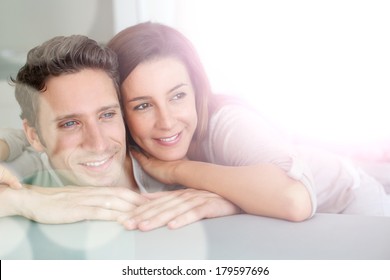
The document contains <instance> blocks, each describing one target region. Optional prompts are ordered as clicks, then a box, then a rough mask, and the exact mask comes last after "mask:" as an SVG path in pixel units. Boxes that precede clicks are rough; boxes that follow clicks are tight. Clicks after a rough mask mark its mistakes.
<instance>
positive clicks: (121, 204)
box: [0, 185, 148, 224]
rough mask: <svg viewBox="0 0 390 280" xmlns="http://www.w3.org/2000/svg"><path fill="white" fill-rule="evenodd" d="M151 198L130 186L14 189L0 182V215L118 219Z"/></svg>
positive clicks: (63, 219)
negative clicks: (143, 195)
mask: <svg viewBox="0 0 390 280" xmlns="http://www.w3.org/2000/svg"><path fill="white" fill-rule="evenodd" d="M146 201H148V199H146V198H144V197H142V196H141V195H140V194H138V193H136V192H133V191H131V190H129V189H127V188H115V187H80V186H67V187H60V188H44V187H38V186H26V185H25V186H24V187H23V188H22V189H18V190H15V189H12V188H9V187H8V186H5V185H0V217H6V216H15V215H19V216H23V217H25V218H28V219H31V220H34V221H36V222H39V223H46V224H62V223H73V222H78V221H83V220H111V221H116V220H117V219H118V217H119V216H120V215H123V214H124V213H128V212H129V211H132V210H134V209H135V208H136V207H138V206H140V205H141V204H143V203H145V202H146Z"/></svg>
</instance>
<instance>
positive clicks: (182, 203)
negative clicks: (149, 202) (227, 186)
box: [124, 197, 207, 231]
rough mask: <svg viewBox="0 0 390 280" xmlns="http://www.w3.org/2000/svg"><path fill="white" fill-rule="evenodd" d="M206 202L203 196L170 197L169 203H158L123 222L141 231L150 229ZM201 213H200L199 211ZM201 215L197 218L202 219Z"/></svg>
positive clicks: (165, 223) (162, 224)
mask: <svg viewBox="0 0 390 280" xmlns="http://www.w3.org/2000/svg"><path fill="white" fill-rule="evenodd" d="M205 202H207V199H206V200H205V198H204V197H193V198H190V199H186V200H184V199H183V198H182V197H179V198H177V197H176V198H175V199H172V200H171V201H169V203H165V204H162V205H159V207H153V208H151V209H149V210H148V211H145V212H143V213H141V214H140V215H137V216H134V217H132V218H131V219H130V221H127V222H125V223H124V225H125V227H126V226H130V227H131V228H134V227H135V226H137V227H138V229H140V230H141V231H148V230H152V229H155V228H158V227H161V226H164V225H167V224H168V223H169V222H171V221H172V220H173V219H175V218H176V217H178V216H180V215H182V214H183V213H186V212H188V211H193V209H197V207H198V206H200V205H202V204H204V203H205ZM200 214H202V213H200ZM202 218H203V216H202V217H200V218H197V219H202Z"/></svg>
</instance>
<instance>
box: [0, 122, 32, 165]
mask: <svg viewBox="0 0 390 280" xmlns="http://www.w3.org/2000/svg"><path fill="white" fill-rule="evenodd" d="M0 139H2V140H4V141H5V142H6V143H7V144H8V147H9V157H8V159H7V161H13V160H14V159H16V158H17V157H19V156H21V155H22V153H23V151H25V150H26V149H27V148H28V147H30V143H29V142H28V140H27V138H26V136H25V134H24V131H23V130H22V129H14V128H1V129H0Z"/></svg>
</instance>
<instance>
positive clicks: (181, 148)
mask: <svg viewBox="0 0 390 280" xmlns="http://www.w3.org/2000/svg"><path fill="white" fill-rule="evenodd" d="M108 46H109V47H110V48H111V49H113V50H114V51H115V52H116V53H117V55H118V59H119V64H120V66H119V68H120V71H119V72H120V83H121V92H122V102H123V106H124V111H125V117H126V122H127V125H128V129H129V132H130V133H129V139H130V144H131V145H133V146H136V147H139V148H141V150H142V151H144V152H145V153H146V154H147V155H148V157H149V159H147V158H146V157H144V156H142V154H140V153H137V152H133V155H134V156H135V157H136V158H137V160H138V161H139V162H140V163H141V165H142V167H143V168H144V169H145V170H146V171H147V172H148V173H149V174H150V175H152V176H153V177H155V178H156V179H157V180H159V181H161V182H164V183H167V184H179V185H183V186H186V187H190V188H195V189H203V190H208V191H211V192H214V193H217V194H219V195H221V196H222V197H225V198H227V199H228V200H230V201H232V202H233V203H235V204H236V205H238V206H239V207H240V208H241V209H242V210H243V211H244V212H246V213H250V214H255V215H263V216H270V217H275V218H280V219H286V220H291V221H302V220H305V219H307V218H309V217H310V216H311V215H313V213H314V211H315V208H316V206H315V198H314V194H313V190H312V185H313V181H312V179H311V174H310V171H309V170H308V169H307V168H306V167H305V166H304V165H303V163H302V162H301V161H300V160H299V159H298V158H295V156H294V155H293V153H294V152H293V151H291V150H290V148H289V147H288V145H286V144H285V143H279V142H280V141H279V138H278V137H276V136H275V135H274V133H273V132H272V129H271V128H270V127H268V126H267V124H266V123H265V121H264V120H263V119H261V117H260V116H258V115H257V113H255V112H254V111H251V110H248V108H244V107H243V106H237V105H235V104H234V102H233V100H229V99H227V98H226V99H225V100H223V98H221V97H220V96H217V95H213V94H212V93H211V88H210V84H209V82H208V79H207V76H206V74H205V71H204V70H203V67H202V64H201V62H200V60H199V58H198V56H197V54H196V52H195V50H194V48H193V46H192V45H191V43H190V42H189V41H188V40H187V39H186V38H185V37H184V36H183V35H182V34H180V33H179V32H177V31H176V30H174V29H172V28H169V27H167V26H164V25H160V24H156V23H142V24H139V25H136V26H133V27H130V28H128V29H125V30H124V31H122V32H120V33H119V34H117V35H116V36H115V37H114V38H113V39H112V40H111V41H110V42H109V44H108ZM220 101H221V102H220ZM248 120H250V121H253V122H257V124H258V125H259V127H258V128H257V129H254V127H253V126H252V124H248ZM243 132H244V134H242V133H243ZM298 169H299V170H298ZM296 170H297V171H298V172H296Z"/></svg>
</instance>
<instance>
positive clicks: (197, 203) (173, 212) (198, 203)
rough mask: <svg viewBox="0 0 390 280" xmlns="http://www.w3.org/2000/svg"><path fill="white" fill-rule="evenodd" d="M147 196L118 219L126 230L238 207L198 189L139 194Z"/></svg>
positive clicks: (179, 221)
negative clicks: (141, 202) (143, 201)
mask: <svg viewBox="0 0 390 280" xmlns="http://www.w3.org/2000/svg"><path fill="white" fill-rule="evenodd" d="M143 195H144V196H145V197H146V198H148V199H150V201H149V202H148V203H145V204H143V205H141V206H139V207H137V208H136V209H134V210H133V211H131V212H130V213H129V214H126V215H122V216H121V217H120V218H119V219H118V221H119V222H120V223H122V224H123V226H124V227H125V228H126V229H128V230H133V229H139V230H141V231H148V230H152V229H155V228H158V227H161V226H165V225H167V226H168V228H170V229H176V228H179V227H182V226H185V225H188V224H190V223H193V222H196V221H199V220H201V219H206V218H215V217H221V216H228V215H233V214H239V213H241V209H240V208H238V207H237V206H236V205H234V204H233V203H231V202H230V201H228V200H226V199H224V198H222V197H221V196H219V195H217V194H214V193H211V192H208V191H202V190H196V189H183V190H176V191H165V192H157V193H149V194H143Z"/></svg>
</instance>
